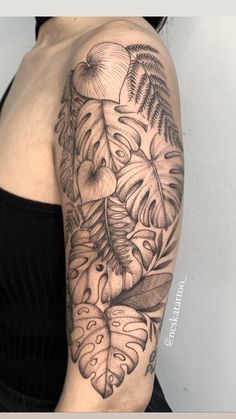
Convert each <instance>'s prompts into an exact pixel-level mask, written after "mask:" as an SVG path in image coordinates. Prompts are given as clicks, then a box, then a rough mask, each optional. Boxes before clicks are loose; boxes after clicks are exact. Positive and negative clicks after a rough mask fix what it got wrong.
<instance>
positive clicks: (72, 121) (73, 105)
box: [55, 71, 86, 202]
mask: <svg viewBox="0 0 236 419" xmlns="http://www.w3.org/2000/svg"><path fill="white" fill-rule="evenodd" d="M73 75H74V71H71V72H70V74H69V76H68V78H67V82H66V85H65V89H64V94H63V97H62V105H63V106H62V108H61V111H60V113H59V115H58V118H59V120H58V122H57V125H56V127H55V131H56V132H57V133H58V134H59V136H58V140H59V144H60V145H61V146H62V147H63V152H62V160H61V167H60V182H61V186H62V190H63V192H65V193H66V194H67V196H68V197H69V198H70V199H71V201H72V202H75V201H76V200H77V199H78V197H79V190H78V184H77V178H76V170H77V161H76V158H75V146H76V138H75V133H76V118H77V114H78V110H79V108H80V107H81V106H82V105H83V104H84V102H85V100H86V99H85V98H83V97H82V96H81V95H80V94H79V93H78V92H77V91H76V89H75V87H74V85H73Z"/></svg>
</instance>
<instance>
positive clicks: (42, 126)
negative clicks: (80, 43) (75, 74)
mask: <svg viewBox="0 0 236 419" xmlns="http://www.w3.org/2000/svg"><path fill="white" fill-rule="evenodd" d="M68 50H69V51H70V53H71V49H70V48H68V49H66V50H65V51H63V52H62V51H53V50H49V51H48V52H45V51H40V50H38V51H37V50H34V49H33V50H31V51H30V52H29V53H28V54H26V56H25V57H24V58H23V60H22V62H21V64H20V67H19V69H18V71H17V74H16V78H15V80H14V82H13V85H12V87H11V90H10V92H9V95H8V97H7V100H6V102H5V104H4V106H3V109H2V113H1V117H0V186H1V187H3V188H5V189H7V190H9V191H11V192H14V193H17V194H18V195H22V196H24V197H27V198H33V199H35V200H39V201H44V202H49V203H60V196H59V192H58V187H57V183H56V177H55V173H54V163H53V152H52V143H53V141H54V140H55V132H54V125H55V121H56V119H55V118H54V115H57V112H58V109H59V107H60V100H61V95H62V86H63V84H64V80H65V74H66V72H67V70H68V71H69V68H68V69H67V68H65V63H66V62H67V61H68V56H67V55H68Z"/></svg>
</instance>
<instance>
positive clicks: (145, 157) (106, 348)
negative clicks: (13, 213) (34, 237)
mask: <svg viewBox="0 0 236 419" xmlns="http://www.w3.org/2000/svg"><path fill="white" fill-rule="evenodd" d="M169 97H170V92H169V88H168V85H167V80H166V75H165V68H164V65H163V64H162V62H161V59H160V55H159V51H158V50H157V49H155V48H153V47H151V46H149V45H144V44H133V45H128V46H126V47H124V46H122V45H120V44H118V43H113V42H103V43H99V44H97V45H95V46H94V47H92V48H91V50H90V51H89V52H88V54H87V56H86V61H84V62H79V63H78V64H77V65H76V66H75V68H74V69H73V70H72V71H71V72H70V74H69V76H68V79H67V82H66V85H65V89H64V94H63V96H62V107H61V110H60V113H59V116H58V122H57V124H56V127H55V131H56V133H57V134H58V142H59V145H60V146H61V148H62V155H61V162H60V168H59V172H60V173H59V176H60V184H61V189H62V191H63V193H64V199H65V202H66V204H65V207H66V215H65V218H64V224H65V237H66V240H65V241H66V246H67V250H68V255H69V256H68V267H67V281H66V282H67V312H68V313H67V323H68V325H67V334H68V344H69V347H70V353H71V358H72V361H73V362H74V363H78V367H79V371H80V373H81V374H82V376H83V377H84V378H88V379H90V381H91V384H92V386H93V388H94V389H95V390H96V391H97V392H98V393H99V394H100V395H101V396H102V397H103V398H107V397H109V396H111V395H112V394H113V392H114V387H119V386H120V385H121V384H122V382H123V380H124V378H125V376H126V374H131V373H132V371H133V370H134V369H135V368H136V366H137V365H138V361H139V356H140V351H141V352H142V351H144V350H145V348H146V344H147V342H148V340H150V342H153V341H155V342H156V343H157V341H158V336H159V333H160V328H161V323H162V317H163V312H164V309H165V305H166V301H167V296H168V292H169V289H170V285H171V281H172V273H171V270H170V271H169V272H168V270H167V268H168V267H169V265H170V264H171V263H172V261H173V252H174V250H175V248H176V244H177V238H176V234H175V232H176V227H177V223H178V215H179V211H180V205H181V201H182V194H183V148H182V144H181V140H180V133H179V131H178V129H177V126H176V124H175V121H174V116H173V111H172V107H171V104H170V100H169ZM167 233H168V234H167ZM150 363H151V364H152V363H153V362H152V361H150Z"/></svg>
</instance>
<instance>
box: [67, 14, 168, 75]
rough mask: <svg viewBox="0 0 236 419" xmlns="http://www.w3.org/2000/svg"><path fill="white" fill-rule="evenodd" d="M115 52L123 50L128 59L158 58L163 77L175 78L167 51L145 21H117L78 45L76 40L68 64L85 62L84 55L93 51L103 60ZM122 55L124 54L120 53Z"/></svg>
mask: <svg viewBox="0 0 236 419" xmlns="http://www.w3.org/2000/svg"><path fill="white" fill-rule="evenodd" d="M93 48H94V49H93ZM119 50H120V51H122V50H123V51H124V50H126V52H127V53H128V54H129V57H130V59H131V60H132V59H133V58H134V56H135V55H139V57H140V58H142V57H143V59H146V60H148V59H149V58H153V57H154V56H157V55H158V56H159V59H160V60H161V61H162V65H163V66H164V67H165V72H166V74H167V75H168V76H169V77H172V78H175V77H176V71H175V66H174V63H173V61H172V57H171V54H170V51H169V50H168V48H167V46H166V45H165V43H164V42H163V41H162V39H161V37H160V35H159V34H158V33H157V32H156V31H155V30H154V29H153V28H152V27H151V25H149V24H148V23H147V22H145V24H144V25H143V24H137V23H133V22H132V21H129V20H123V19H121V18H119V19H115V20H113V21H111V22H109V23H106V24H104V25H102V26H99V27H98V28H97V29H96V30H94V31H91V32H89V33H88V35H87V36H86V38H84V37H83V41H82V42H81V40H80V39H78V41H77V42H76V43H75V44H74V47H73V51H72V65H75V64H76V63H77V62H79V61H81V59H82V60H86V58H87V55H88V54H89V57H90V56H91V54H92V55H93V54H94V52H96V53H98V51H99V52H100V54H104V56H103V58H104V59H105V58H106V57H107V56H108V54H111V56H112V51H113V53H114V54H115V53H116V52H118V51H119ZM140 54H142V55H140ZM125 55H127V54H125V53H124V56H125ZM95 58H96V56H95ZM111 65H112V62H111Z"/></svg>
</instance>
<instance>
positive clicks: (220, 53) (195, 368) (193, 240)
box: [0, 17, 236, 412]
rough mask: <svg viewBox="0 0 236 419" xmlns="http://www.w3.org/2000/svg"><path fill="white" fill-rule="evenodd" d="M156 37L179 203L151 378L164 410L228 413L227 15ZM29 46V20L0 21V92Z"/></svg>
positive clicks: (235, 295)
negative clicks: (170, 86)
mask: <svg viewBox="0 0 236 419" xmlns="http://www.w3.org/2000/svg"><path fill="white" fill-rule="evenodd" d="M161 36H162V38H163V40H164V41H165V43H166V45H167V47H168V48H169V51H170V53H171V55H172V59H173V61H174V63H175V66H176V70H177V75H178V79H179V88H180V95H181V105H182V106H181V107H182V125H183V132H184V144H185V196H184V202H185V203H184V222H183V230H182V239H181V244H180V249H179V254H178V260H177V265H176V270H175V276H174V280H173V285H172V287H171V291H170V295H169V299H168V304H167V307H166V312H165V320H164V323H163V328H162V334H161V341H160V344H159V349H158V365H157V373H158V377H159V380H160V382H161V385H162V388H163V390H164V393H165V395H166V398H167V400H168V402H169V404H170V406H171V408H172V410H173V411H174V412H181V411H182V412H190V411H192V412H203V411H208V412H211V411H212V412H218V411H225V412H229V411H236V397H235V390H236V356H235V348H236V336H235V330H236V320H235V319H236V304H235V300H236V278H235V272H236V256H235V251H236V246H235V244H236V182H235V177H236V171H235V165H236V126H235V124H236V49H235V39H236V17H221V18H220V17H200V18H191V17H184V18H177V17H175V18H169V22H168V23H167V25H166V27H165V28H164V29H163V31H162V33H161ZM33 43H34V20H33V19H32V18H30V17H25V18H22V17H18V18H0V60H1V65H0V95H1V94H2V93H3V92H4V90H5V88H6V85H7V84H8V83H9V81H10V79H11V78H12V76H13V75H14V73H15V72H16V70H17V66H18V64H19V62H20V59H21V58H22V55H23V54H24V53H25V52H26V51H27V50H28V49H30V48H31V47H32V46H33ZM185 278H187V279H186V285H185V287H184V294H183V299H182V304H181V311H180V315H179V318H178V324H177V331H176V333H175V337H174V341H173V345H172V346H170V347H168V346H166V344H165V338H166V336H168V334H169V329H170V321H169V318H170V317H172V312H173V308H174V303H175V298H176V292H177V289H178V284H179V282H180V281H181V280H184V279H185Z"/></svg>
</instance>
